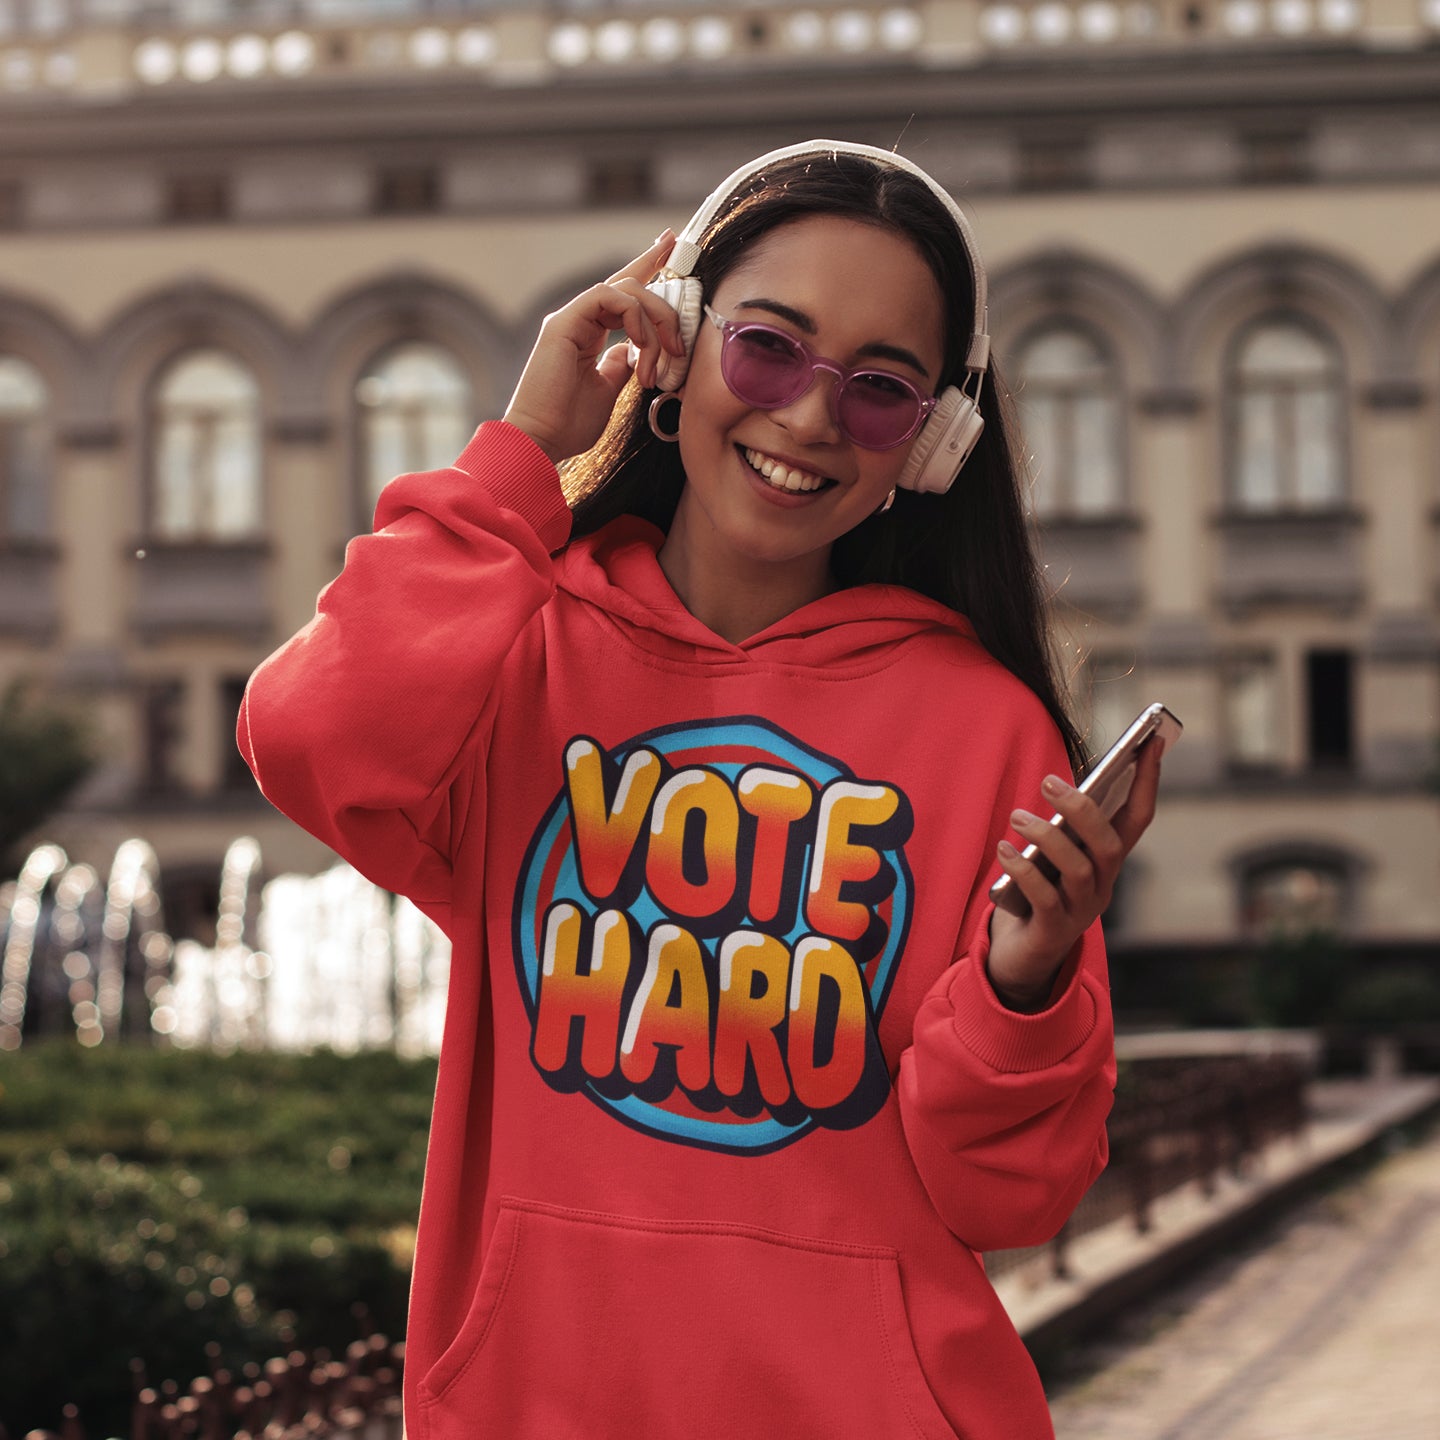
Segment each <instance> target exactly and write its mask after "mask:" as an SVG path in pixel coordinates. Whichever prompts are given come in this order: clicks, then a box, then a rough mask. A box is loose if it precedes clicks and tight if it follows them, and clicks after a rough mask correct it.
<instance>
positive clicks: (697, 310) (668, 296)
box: [631, 275, 705, 391]
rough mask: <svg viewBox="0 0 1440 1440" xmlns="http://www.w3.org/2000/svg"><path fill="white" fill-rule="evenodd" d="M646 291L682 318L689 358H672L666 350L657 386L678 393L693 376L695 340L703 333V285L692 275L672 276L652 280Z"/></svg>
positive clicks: (662, 357) (686, 351)
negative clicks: (692, 360)
mask: <svg viewBox="0 0 1440 1440" xmlns="http://www.w3.org/2000/svg"><path fill="white" fill-rule="evenodd" d="M645 288H646V289H647V290H649V291H650V292H651V294H654V295H658V296H659V297H660V298H661V299H662V300H663V301H665V303H666V304H667V305H669V306H670V307H671V308H672V309H673V310H674V311H675V313H676V314H677V315H678V316H679V317H680V338H681V339H682V340H683V341H684V342H685V354H684V355H683V356H679V355H672V354H671V353H670V352H669V351H668V350H663V351H661V353H660V363H659V364H658V365H657V366H656V367H655V384H656V385H657V386H658V387H659V388H660V389H661V390H667V391H668V390H678V389H679V388H680V387H681V386H682V385H683V384H684V383H685V376H686V375H687V374H688V373H689V370H690V357H691V356H692V355H693V354H694V353H695V337H696V336H697V335H698V334H699V333H700V322H701V320H703V319H704V318H705V317H704V311H703V306H702V303H701V298H700V293H701V292H700V282H699V281H698V280H696V279H695V278H694V277H693V276H690V275H684V276H680V275H671V276H669V277H667V278H666V279H664V280H652V281H651V282H650V283H649V284H648V285H647V286H646V287H645ZM633 353H634V352H633V349H632V354H633ZM631 363H632V364H633V363H634V361H633V360H632V362H631Z"/></svg>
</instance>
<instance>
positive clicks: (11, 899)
mask: <svg viewBox="0 0 1440 1440" xmlns="http://www.w3.org/2000/svg"><path fill="white" fill-rule="evenodd" d="M261 874H262V865H261V854H260V847H259V845H258V843H257V842H256V841H255V840H253V839H251V838H250V837H248V836H243V837H241V838H239V839H237V840H235V841H234V842H233V843H232V844H231V845H230V847H229V849H228V850H227V851H226V854H225V858H224V860H223V862H222V864H221V869H220V900H219V908H218V913H217V916H216V926H215V944H214V946H213V947H211V946H205V945H202V944H200V943H199V942H197V941H195V940H190V939H181V940H179V941H178V942H173V943H172V941H171V938H170V936H169V935H168V934H167V933H166V931H165V928H164V923H163V907H162V903H161V895H160V880H159V865H158V862H157V861H156V857H155V853H154V851H153V850H152V849H151V848H150V846H149V845H147V844H146V843H145V842H144V841H143V840H138V839H133V840H127V841H126V842H125V843H124V844H123V845H121V846H120V848H119V849H118V850H117V851H116V852H115V857H114V860H113V861H112V863H111V867H110V873H109V878H108V881H107V882H106V884H105V886H104V888H103V890H102V888H101V885H100V880H99V876H98V874H97V872H96V871H95V870H94V868H93V867H91V866H89V865H84V864H73V865H72V864H71V863H70V861H69V859H68V857H67V856H66V854H65V852H64V851H63V850H62V849H61V848H60V847H59V846H57V845H41V846H38V847H37V848H36V849H35V850H34V851H32V852H31V854H30V856H29V858H28V859H27V860H26V862H25V864H24V866H23V867H22V869H21V872H20V875H19V878H18V879H17V880H15V881H12V882H10V883H9V884H7V885H5V886H3V887H0V957H3V959H0V1049H9V1050H13V1049H16V1048H18V1047H19V1045H20V1044H21V1042H22V1039H23V1038H25V1037H28V1036H29V1035H32V1034H42V1033H46V1032H51V1033H54V1032H60V1031H72V1030H73V1033H74V1035H75V1036H76V1038H77V1039H78V1040H79V1041H80V1042H81V1043H82V1044H84V1045H98V1044H101V1043H103V1042H105V1041H107V1040H114V1039H119V1038H122V1037H123V1038H127V1039H148V1040H152V1041H156V1042H159V1043H167V1044H172V1045H176V1046H186V1047H204V1048H208V1049H214V1050H221V1051H225V1050H234V1049H237V1048H246V1049H264V1048H270V1049H285V1050H307V1049H313V1048H315V1047H317V1046H329V1047H331V1048H333V1049H336V1050H342V1051H351V1050H358V1049H367V1048H376V1047H388V1048H393V1049H395V1050H397V1051H399V1052H400V1053H402V1054H406V1055H423V1054H433V1053H435V1052H436V1051H437V1050H438V1049H439V1044H440V1033H441V1028H442V1025H443V1022H444V1008H445V989H446V985H447V982H448V979H449V963H450V946H449V941H448V940H447V939H446V938H445V936H444V935H443V933H442V932H441V931H440V929H439V927H438V926H436V925H435V924H434V923H433V922H432V921H430V920H429V919H427V918H426V917H425V916H424V915H422V914H421V913H420V911H418V910H417V909H416V908H415V907H414V906H413V905H412V904H411V903H410V902H409V901H407V900H403V899H399V898H397V897H395V896H393V895H390V894H389V893H388V892H386V891H384V890H381V889H379V888H378V887H377V886H375V885H372V884H371V883H370V882H369V881H367V880H365V879H364V878H363V877H362V876H361V875H359V874H358V873H357V872H356V871H355V870H353V869H351V867H350V866H348V865H344V864H337V865H335V866H333V867H332V868H331V869H329V870H327V871H325V872H323V873H322V874H319V875H281V876H278V877H276V878H275V879H273V880H271V881H269V882H268V883H266V884H264V885H263V886H262V885H261V879H260V877H261Z"/></svg>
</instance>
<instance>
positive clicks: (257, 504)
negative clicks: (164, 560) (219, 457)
mask: <svg viewBox="0 0 1440 1440" xmlns="http://www.w3.org/2000/svg"><path fill="white" fill-rule="evenodd" d="M209 355H218V356H221V357H223V358H224V359H225V360H227V361H229V362H230V363H231V364H232V365H233V366H234V367H235V368H236V370H237V371H239V372H241V373H243V375H244V376H245V377H246V378H247V379H248V380H249V382H250V383H251V385H252V386H253V387H254V398H253V407H252V408H251V409H250V411H249V413H248V415H247V417H246V418H247V419H248V421H249V423H250V426H251V428H252V431H253V434H252V439H253V457H254V459H253V473H252V476H251V484H252V486H253V492H252V501H253V509H254V520H253V523H252V524H251V525H250V526H249V527H248V528H247V529H245V530H244V531H242V532H237V533H235V534H224V533H217V532H216V529H215V526H214V525H213V523H212V524H211V525H209V526H200V525H196V526H195V527H194V528H193V529H192V530H190V531H188V532H184V531H174V530H171V529H169V528H167V527H165V526H164V525H162V523H161V515H162V511H163V508H164V507H163V500H162V496H161V493H160V486H161V478H162V477H161V451H162V447H163V445H164V444H165V438H166V434H167V418H168V417H167V413H166V406H165V401H164V396H163V392H164V390H165V387H166V385H167V384H168V383H170V382H171V381H172V380H173V378H174V377H175V375H176V374H177V373H179V371H180V370H181V369H182V368H183V367H184V366H185V365H186V364H187V363H189V362H190V361H192V360H194V359H196V358H199V357H203V356H209ZM144 413H145V431H144V456H145V464H144V475H145V487H144V504H143V511H142V529H143V532H144V536H145V540H146V543H147V545H154V546H157V547H166V548H174V549H196V548H200V549H207V548H217V549H227V550H228V549H234V550H236V551H237V552H239V551H241V550H245V549H247V548H248V549H255V548H256V547H260V546H263V545H264V542H265V539H266V535H267V529H266V526H267V511H268V504H267V498H268V488H269V487H268V483H267V481H268V469H269V454H268V446H267V444H266V403H265V387H264V386H263V384H262V383H261V377H260V374H259V372H258V371H257V370H256V368H255V367H254V366H253V365H251V364H249V363H248V362H247V361H246V360H245V359H244V358H243V357H242V356H240V355H238V354H236V353H235V351H234V350H232V349H230V348H228V347H226V346H225V345H223V344H220V343H213V342H207V343H202V344H197V345H192V346H187V347H186V348H185V349H183V350H179V351H176V352H175V353H174V354H172V355H170V356H169V357H168V358H167V359H166V360H165V362H164V363H163V364H162V365H160V366H159V367H158V368H157V369H156V371H155V372H154V374H153V375H152V377H151V380H150V383H149V386H148V387H147V393H146V396H145V412H144ZM211 413H212V414H219V415H221V416H226V415H227V413H228V412H225V411H215V412H211ZM217 453H218V452H217ZM205 483H206V484H208V486H209V491H208V499H209V502H210V505H211V507H212V510H213V506H214V501H215V499H216V497H217V495H218V493H219V490H218V481H217V479H216V477H215V476H214V474H213V472H212V474H211V475H210V476H209V478H208V480H207V481H206V482H205Z"/></svg>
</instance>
